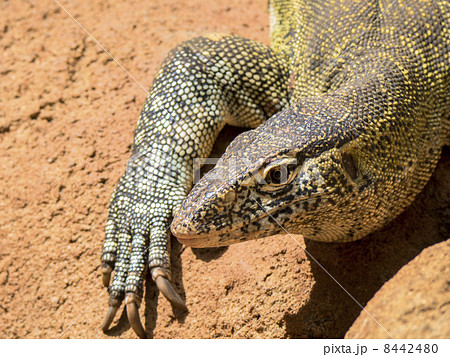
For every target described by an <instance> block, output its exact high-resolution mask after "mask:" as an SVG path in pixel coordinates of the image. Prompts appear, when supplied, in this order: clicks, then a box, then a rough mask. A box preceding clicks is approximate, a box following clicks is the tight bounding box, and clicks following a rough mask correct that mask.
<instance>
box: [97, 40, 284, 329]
mask: <svg viewBox="0 0 450 357" xmlns="http://www.w3.org/2000/svg"><path fill="white" fill-rule="evenodd" d="M288 78H289V73H288V68H287V65H286V63H285V60H284V58H283V57H282V56H281V55H278V54H276V53H275V52H274V51H273V50H271V49H270V48H268V47H267V46H264V45H262V44H259V43H257V42H254V41H251V40H247V39H244V38H241V37H238V36H234V35H219V34H212V35H207V36H204V37H199V38H196V39H194V40H191V41H187V42H185V43H183V44H181V45H179V46H178V47H176V48H175V49H174V50H172V51H171V52H170V54H169V55H168V57H167V58H166V60H165V61H164V62H163V64H162V66H161V68H160V70H159V71H158V73H157V75H156V77H155V80H154V82H153V85H152V88H151V90H150V93H149V95H148V97H147V100H146V102H145V104H144V108H143V110H142V112H141V115H140V119H139V122H138V125H137V128H136V132H135V138H134V145H133V154H132V156H131V158H130V160H129V162H128V165H127V170H126V172H125V173H124V175H123V176H122V177H121V179H120V180H119V183H118V185H117V187H116V189H115V191H114V194H113V197H112V201H111V206H110V211H109V217H108V221H107V224H106V238H105V242H104V245H103V253H102V258H101V260H102V271H103V283H104V285H105V286H109V283H110V276H111V272H112V271H113V270H115V274H114V278H113V281H112V284H111V286H109V293H110V302H109V305H110V308H109V311H108V313H107V316H106V319H105V322H104V324H103V329H104V330H105V331H106V330H107V329H108V328H109V326H110V324H111V323H112V321H113V319H114V315H115V313H116V311H117V309H118V308H119V306H120V304H121V302H122V300H123V299H124V298H125V301H126V305H127V314H128V319H129V321H130V324H131V326H132V327H133V329H134V330H135V332H136V333H137V334H138V335H139V337H145V336H146V333H145V330H144V328H143V327H142V324H141V322H140V319H139V315H138V308H139V305H140V302H141V299H142V296H143V279H144V276H145V272H146V268H147V267H148V268H149V269H151V275H152V278H153V280H155V282H156V283H157V286H158V288H159V289H160V290H161V291H162V293H163V295H164V296H166V298H168V300H169V301H170V302H171V303H172V304H173V305H174V306H175V307H178V308H181V309H185V310H186V309H187V308H186V305H185V303H184V302H183V300H182V299H181V298H180V297H179V296H178V294H177V293H176V292H175V290H174V289H173V288H172V286H171V284H170V280H171V274H170V254H169V252H170V245H169V243H170V240H169V227H170V224H171V220H172V216H173V214H174V212H176V210H177V209H178V208H179V207H180V205H181V203H182V201H183V199H184V198H185V196H186V195H187V194H188V192H189V190H190V188H191V186H192V174H193V173H192V164H193V160H194V158H196V157H205V156H207V155H209V153H210V151H211V149H212V146H213V144H214V142H215V140H216V138H217V136H218V134H219V132H220V130H221V129H222V128H223V126H224V125H225V124H226V123H228V124H232V125H238V126H244V127H256V126H258V125H259V124H261V123H262V122H264V121H265V120H266V119H267V118H269V117H270V116H272V115H273V114H275V113H276V112H278V111H279V110H281V109H282V108H284V107H286V106H287V105H288V90H289V80H288Z"/></svg>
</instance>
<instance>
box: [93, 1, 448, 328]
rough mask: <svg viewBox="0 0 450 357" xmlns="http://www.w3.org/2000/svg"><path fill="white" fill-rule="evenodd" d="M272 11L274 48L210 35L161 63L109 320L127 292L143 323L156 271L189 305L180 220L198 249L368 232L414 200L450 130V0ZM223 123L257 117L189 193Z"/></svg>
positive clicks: (134, 175)
mask: <svg viewBox="0 0 450 357" xmlns="http://www.w3.org/2000/svg"><path fill="white" fill-rule="evenodd" d="M269 9H270V17H271V22H270V29H271V47H268V46H265V45H263V44H260V43H258V42H256V41H253V40H249V39H246V38H242V37H240V36H237V35H232V34H216V33H214V34H208V35H205V36H201V37H197V38H195V39H193V40H190V41H187V42H184V43H182V44H180V45H179V46H177V47H176V48H175V49H173V50H172V51H171V52H170V53H169V55H168V56H167V58H166V59H165V60H164V62H163V63H162V65H161V67H160V69H159V70H158V72H157V74H156V76H155V79H154V82H153V84H152V87H151V90H150V93H149V95H148V97H147V98H146V101H145V104H144V107H143V109H142V112H141V114H140V117H139V122H138V124H137V128H136V131H135V138H134V143H133V150H132V155H131V158H130V160H129V162H128V164H127V168H126V171H125V173H124V175H123V176H122V177H121V178H120V180H119V183H118V185H117V187H116V189H115V191H114V194H113V196H112V200H111V205H110V210H109V217H108V221H107V224H106V237H105V242H104V245H103V252H102V258H101V260H102V271H103V283H104V285H105V286H109V293H110V302H109V305H110V307H109V310H108V313H107V316H106V318H105V321H104V324H103V329H104V330H105V331H106V330H107V329H108V328H109V326H110V324H111V323H112V321H113V318H114V315H115V313H116V311H117V309H118V307H119V306H120V304H121V302H122V300H123V299H125V303H126V305H127V314H128V318H129V321H130V324H131V326H132V327H133V329H134V330H135V332H136V333H137V335H138V336H140V337H145V336H146V333H145V330H144V328H143V327H142V324H141V322H140V319H139V314H138V308H139V306H140V303H141V299H142V295H143V280H144V276H145V272H146V270H147V269H150V270H151V275H152V278H153V280H155V282H156V284H157V285H158V288H159V289H160V290H161V292H162V293H163V294H164V295H165V296H166V297H167V298H168V299H169V301H170V302H171V303H172V304H173V305H174V306H175V307H177V308H180V309H183V310H186V309H187V307H186V304H185V303H184V301H183V300H182V299H181V298H180V297H179V296H178V294H177V293H176V291H175V290H174V289H173V287H172V285H171V283H170V281H171V273H170V258H169V256H170V254H169V253H170V240H169V230H170V227H171V230H172V232H173V234H174V235H175V236H176V237H177V238H178V239H179V241H180V242H182V243H184V244H186V245H189V246H193V247H212V246H222V245H229V244H232V243H237V242H241V241H246V240H250V239H257V238H262V237H266V236H270V235H273V234H276V233H280V232H282V231H283V230H284V229H286V230H287V231H289V232H290V233H298V234H302V235H303V236H304V237H306V238H310V239H315V240H319V241H325V242H346V241H353V240H356V239H360V238H363V237H364V236H366V235H368V234H369V233H371V232H373V231H375V230H377V229H379V228H380V227H382V226H384V225H385V224H386V223H387V222H389V221H390V220H392V219H393V218H395V217H396V216H397V215H398V214H400V213H401V212H402V211H403V210H404V209H405V208H406V207H407V206H408V205H409V204H410V203H411V202H412V201H413V200H414V197H415V196H416V195H417V194H418V193H419V192H420V191H421V190H422V188H423V187H424V185H425V184H426V183H427V181H428V180H429V178H430V176H431V174H432V172H433V170H434V168H435V166H436V163H437V161H438V159H439V157H440V152H441V147H442V146H443V145H448V144H449V143H450V119H449V118H450V117H449V115H450V100H449V99H450V94H449V93H450V88H449V85H450V84H449V83H450V81H449V77H450V69H449V68H450V65H449V62H450V28H449V21H450V5H449V2H448V1H444V0H414V1H413V0H398V1H397V0H364V1H354V0H351V1H350V0H339V1H338V0H332V1H322V0H321V1H308V0H272V1H269ZM225 124H231V125H236V126H241V127H245V128H250V129H253V130H249V131H247V132H244V133H242V134H241V135H239V136H238V137H237V138H236V139H235V140H234V141H233V142H232V143H231V145H230V146H229V147H228V148H227V151H226V152H225V154H224V155H223V156H222V158H221V159H220V160H219V162H218V163H217V165H216V167H215V168H214V169H213V170H211V171H210V172H209V173H208V174H206V175H205V176H204V177H203V178H202V179H201V180H200V181H199V182H198V183H197V184H196V185H195V186H194V188H193V189H192V191H190V190H191V187H192V180H193V172H192V166H193V161H194V159H195V158H199V157H206V156H208V154H209V153H210V151H211V148H212V146H213V144H214V142H215V140H216V138H217V136H218V134H219V132H220V130H221V129H222V128H223V127H224V126H225ZM113 270H115V273H114V278H113V280H112V283H111V285H109V284H110V280H111V279H110V278H111V273H112V271H113Z"/></svg>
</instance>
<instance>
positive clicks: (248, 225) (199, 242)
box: [171, 192, 332, 248]
mask: <svg viewBox="0 0 450 357" xmlns="http://www.w3.org/2000/svg"><path fill="white" fill-rule="evenodd" d="M331 193H332V192H327V193H325V194H320V195H314V196H311V197H301V198H298V199H296V200H294V201H291V202H290V205H291V204H292V203H294V202H295V203H297V202H308V201H313V200H315V199H317V198H319V197H320V198H322V197H324V196H328V195H329V194H331ZM255 202H256V201H255ZM286 206H287V205H286ZM286 206H285V207H286ZM259 208H262V207H259ZM280 209H282V208H280V207H278V208H274V209H272V210H270V211H269V210H266V209H265V208H263V209H262V212H261V213H260V214H258V215H256V216H255V217H254V218H253V219H251V220H250V221H248V222H245V223H243V224H240V225H238V226H236V227H234V228H233V229H231V230H227V231H225V230H223V229H219V230H215V229H212V230H210V231H208V232H199V231H198V230H197V229H196V228H195V226H193V225H192V222H190V221H189V220H188V218H189V217H175V219H174V221H173V223H172V226H171V231H172V234H173V235H174V236H175V237H176V238H177V239H178V241H179V242H180V243H182V244H184V245H186V246H189V247H193V248H207V247H220V246H228V245H231V244H235V243H240V242H244V241H248V240H254V239H258V238H264V237H269V236H272V235H274V234H278V233H280V232H282V231H283V227H282V225H281V223H277V222H278V221H277V220H276V219H275V218H274V216H273V215H274V213H275V212H277V211H279V210H280ZM299 213H300V211H299ZM264 220H265V222H260V224H259V225H258V226H259V227H258V226H256V225H255V224H254V223H255V222H258V221H264ZM264 223H265V224H264ZM264 227H266V229H264Z"/></svg>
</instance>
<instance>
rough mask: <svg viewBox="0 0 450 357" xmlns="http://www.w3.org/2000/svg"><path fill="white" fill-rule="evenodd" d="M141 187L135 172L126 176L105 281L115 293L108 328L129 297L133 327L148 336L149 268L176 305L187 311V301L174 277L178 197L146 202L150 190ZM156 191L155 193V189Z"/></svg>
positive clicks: (110, 230) (112, 220) (117, 197)
mask: <svg viewBox="0 0 450 357" xmlns="http://www.w3.org/2000/svg"><path fill="white" fill-rule="evenodd" d="M136 186H137V188H136ZM138 188H139V185H135V184H133V181H132V180H130V178H128V177H124V178H122V179H121V180H120V181H119V185H118V187H117V189H116V192H115V193H114V196H113V200H112V202H111V207H110V214H109V217H108V221H107V224H106V236H105V243H104V245H103V252H102V259H101V260H102V265H101V266H102V281H103V285H104V286H105V287H107V288H108V291H109V295H110V299H109V309H108V312H107V314H106V317H105V320H104V322H103V325H102V329H103V331H105V332H106V331H108V329H109V327H110V326H111V324H112V322H113V320H114V317H115V315H116V313H117V311H118V309H119V307H120V305H121V303H122V301H123V300H125V305H126V311H127V316H128V320H129V322H130V325H131V327H132V328H133V330H134V331H135V332H136V334H137V335H138V336H139V337H141V338H146V337H147V333H146V331H145V329H144V327H143V326H142V323H141V320H140V317H139V306H140V305H141V301H142V297H143V285H144V279H145V275H146V271H147V268H148V269H150V271H151V276H152V279H153V280H154V281H155V283H156V285H157V287H158V289H159V290H160V291H161V293H162V294H163V295H164V296H165V297H166V298H167V300H169V302H170V303H171V304H172V306H173V307H174V308H177V309H180V310H183V311H187V307H186V304H185V303H184V301H183V300H182V299H181V297H180V296H179V295H178V294H177V293H176V292H175V290H174V288H173V287H172V285H171V283H170V281H171V272H170V237H169V226H170V221H171V212H172V208H171V207H172V205H171V203H172V202H166V204H165V205H164V204H163V203H161V201H162V199H157V200H148V201H149V202H148V201H147V202H142V198H147V197H148V196H149V195H150V194H148V193H145V192H139V191H138ZM151 194H152V195H155V194H154V192H153V193H151ZM157 198H159V197H157ZM113 271H114V275H113V277H112V282H111V276H112V272H113Z"/></svg>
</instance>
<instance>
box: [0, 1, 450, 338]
mask: <svg viewBox="0 0 450 357" xmlns="http://www.w3.org/2000/svg"><path fill="white" fill-rule="evenodd" d="M62 4H63V5H64V6H67V10H68V11H69V12H70V13H71V14H72V15H73V16H74V17H75V18H76V19H77V20H78V21H79V22H80V23H81V24H82V25H83V26H84V27H85V28H86V29H87V30H88V31H89V32H91V33H92V35H93V36H94V37H95V38H96V39H98V40H99V41H100V42H101V43H102V45H103V46H104V47H105V48H106V49H107V50H108V51H109V52H110V53H111V54H112V55H113V56H114V57H115V58H116V59H117V60H118V61H119V62H120V63H121V64H122V65H123V66H124V67H125V68H126V69H127V70H128V71H129V72H130V73H131V74H132V75H133V76H134V77H135V78H136V79H137V81H139V82H140V83H141V84H142V85H143V86H144V88H149V86H150V84H151V81H152V78H153V75H154V73H155V72H156V69H157V67H158V65H159V63H161V61H162V60H163V58H164V56H165V55H166V54H167V53H168V51H169V50H170V49H171V48H173V47H174V46H175V45H176V44H178V43H180V42H182V41H184V40H187V39H190V38H192V37H194V36H197V35H201V34H204V33H208V32H234V33H237V34H240V35H243V36H247V37H250V38H253V39H256V40H260V41H262V42H264V43H268V23H269V22H268V14H267V12H266V8H267V4H266V1H265V0H257V1H250V0H247V1H238V0H230V1H227V2H226V3H223V2H222V1H208V2H205V1H200V0H192V1H189V2H183V1H179V0H168V1H164V2H162V1H161V2H160V1H144V2H143V1H123V0H115V1H105V0H101V1H99V0H91V1H71V2H68V1H65V2H63V3H62ZM0 14H1V15H0V49H1V55H0V92H1V95H0V153H1V154H0V167H1V170H0V239H1V243H2V248H1V251H0V331H1V332H0V337H2V338H56V337H58V336H59V335H60V334H61V333H62V332H63V331H65V330H66V329H67V328H68V327H69V326H70V324H71V323H72V322H73V321H74V320H75V319H76V318H77V317H78V316H79V315H80V314H82V313H84V315H82V316H81V317H80V318H79V319H78V320H77V321H76V322H75V323H74V324H73V325H72V326H71V327H70V328H69V329H68V330H67V331H66V332H65V333H64V335H63V337H64V338H117V337H120V338H135V334H134V333H133V331H132V330H131V329H130V326H129V325H128V323H127V320H126V317H125V315H124V314H122V315H121V313H119V314H118V316H117V318H116V320H115V322H114V323H113V326H114V327H113V328H112V330H111V331H110V333H108V335H105V334H103V333H102V331H101V329H100V325H101V321H102V319H103V317H104V314H105V313H106V309H107V300H108V298H107V294H105V293H104V289H103V287H102V283H101V272H100V251H101V245H102V242H103V230H104V225H105V222H106V217H107V208H108V205H109V199H110V195H111V193H112V191H113V189H114V186H115V184H116V182H117V180H118V178H119V177H120V175H121V174H122V173H123V171H124V168H125V164H126V161H127V158H128V157H129V155H130V144H131V142H132V137H133V129H134V126H135V123H136V121H137V117H138V114H139V112H140V110H141V106H142V104H143V102H144V99H145V96H146V93H145V91H144V90H143V89H142V88H141V87H140V86H139V85H138V84H137V83H136V82H135V81H134V80H133V79H132V78H131V77H130V76H129V75H127V74H126V73H125V72H124V70H123V69H121V68H120V67H119V66H118V65H117V63H115V62H114V61H113V60H112V59H111V58H110V57H109V56H108V55H107V54H106V53H105V52H104V51H103V50H102V49H101V48H100V47H99V46H98V45H97V44H96V43H95V42H94V41H93V40H92V39H91V38H90V37H89V36H88V35H87V34H86V33H85V32H84V31H83V30H82V29H81V28H80V27H79V26H78V25H77V24H76V23H75V22H74V21H73V20H72V19H71V18H70V17H69V16H68V15H67V14H66V13H65V12H64V11H63V10H62V9H61V8H60V7H59V6H58V4H57V3H56V2H54V1H51V0H45V1H40V2H36V1H23V0H17V1H2V2H1V3H0ZM224 140H225V139H224ZM449 202H450V155H449V151H448V149H446V151H445V152H444V154H443V157H442V159H441V162H440V164H439V166H438V168H437V170H436V172H435V174H434V176H433V178H432V179H431V181H430V183H429V184H428V186H427V187H426V189H425V190H424V191H423V192H422V193H421V194H420V195H419V196H418V198H417V199H416V200H415V202H414V203H413V205H412V206H411V207H410V208H408V209H407V210H406V212H405V213H403V214H402V215H401V216H400V217H398V218H397V219H396V220H395V221H394V222H393V223H391V224H390V225H389V226H387V227H385V228H384V229H383V230H382V231H379V232H376V233H374V234H372V235H371V236H369V237H367V238H365V239H364V240H361V241H359V242H354V243H349V244H335V245H331V244H321V243H317V242H312V241H306V242H305V241H304V240H303V239H302V237H300V236H297V237H296V238H297V239H298V240H299V242H300V243H301V244H302V245H305V246H306V247H307V249H308V251H309V252H310V253H311V254H312V255H313V256H314V257H315V258H317V259H318V261H319V262H320V263H321V264H322V265H323V266H324V267H325V268H326V269H327V270H328V271H329V272H330V273H331V274H332V275H333V276H334V277H335V278H336V279H337V280H338V281H339V283H340V284H342V286H344V287H345V288H346V289H347V290H348V291H349V293H350V294H351V295H352V296H354V298H355V299H356V300H358V301H359V302H360V303H361V304H362V305H363V306H365V305H366V304H367V303H368V302H369V301H370V300H371V299H372V297H373V296H374V295H375V293H377V291H379V290H380V289H381V287H382V286H383V285H384V283H385V282H386V281H388V280H389V279H391V278H392V277H394V276H395V275H396V273H397V271H398V270H399V269H401V268H402V266H404V265H406V264H407V263H408V262H410V261H411V260H413V259H414V258H415V257H416V256H418V255H419V254H420V253H421V252H422V250H424V249H425V248H426V247H429V246H432V245H435V244H436V243H439V242H442V241H444V240H446V239H447V238H448V237H449V235H450V227H449V222H450V209H449ZM427 259H433V261H436V259H442V265H445V264H447V266H448V259H444V258H443V257H440V256H439V251H438V252H437V253H435V254H431V255H430V254H428V255H425V256H424V258H423V259H419V260H418V261H419V262H420V264H421V265H420V266H422V267H426V266H427ZM438 261H439V260H438ZM435 265H436V264H434V265H433V266H435ZM438 265H439V264H438ZM173 271H174V278H175V281H176V283H175V287H176V289H177V290H178V291H179V292H180V293H181V295H182V296H183V297H184V298H185V299H186V301H187V305H188V307H189V313H188V314H181V315H180V314H179V313H178V312H174V311H173V310H172V308H171V306H170V305H169V303H168V302H167V301H166V300H165V299H164V298H163V297H162V296H161V294H159V293H158V291H157V290H156V288H155V286H154V284H153V283H148V284H147V286H146V293H145V297H144V302H143V305H142V306H141V309H140V312H141V315H142V320H143V323H144V325H145V327H146V329H147V331H149V333H150V335H151V336H153V337H155V338H217V337H219V338H225V337H234V338H279V337H286V338H298V337H311V338H314V337H344V335H345V334H346V332H347V331H348V330H349V328H350V326H351V325H352V324H353V322H354V321H355V319H357V317H358V315H359V314H360V312H361V308H360V307H359V306H358V305H357V304H356V303H355V302H354V301H353V300H352V299H351V298H350V297H349V296H348V295H347V294H346V293H345V292H344V291H343V290H342V289H341V288H340V287H339V286H338V285H337V284H336V283H335V282H334V281H333V280H332V279H331V278H330V277H329V276H328V275H327V274H326V273H325V272H324V271H323V270H322V269H321V268H320V267H319V266H318V265H317V264H316V263H314V262H313V261H312V260H311V259H310V258H309V257H308V256H307V255H306V254H305V253H304V251H303V250H302V249H301V248H300V247H299V246H298V244H297V243H296V242H294V241H293V240H292V239H291V238H290V237H288V236H275V237H270V238H267V239H263V240H259V241H253V242H247V243H242V244H239V245H234V246H231V247H228V248H222V249H190V248H185V247H182V246H181V245H179V244H178V243H176V242H174V247H173ZM409 271H412V270H411V269H409V270H406V273H405V274H408V272H409ZM447 271H448V270H447ZM405 274H403V275H405ZM436 274H438V273H436ZM437 278H438V279H439V278H440V276H439V274H438V276H437ZM441 278H442V277H441ZM391 285H392V284H391ZM421 286H425V288H426V284H422V285H421ZM439 286H440V285H439ZM447 286H448V284H447ZM386 288H388V286H387V285H386ZM406 289H407V287H406ZM447 289H448V288H447ZM447 292H448V290H447ZM448 295H449V294H448V293H447V294H446V295H445V294H444V298H443V299H445V296H447V299H448ZM389 296H390V300H392V299H394V300H395V301H396V302H397V303H399V304H401V299H404V298H406V297H407V295H404V294H403V293H402V292H401V291H400V292H397V293H395V294H394V296H393V297H392V294H390V295H389ZM434 303H436V304H435V305H433V306H435V308H434V310H436V309H437V310H436V311H437V313H438V314H440V315H441V316H442V314H444V317H445V314H446V315H447V318H446V319H445V318H444V319H441V320H442V321H448V314H449V313H448V309H441V310H439V308H440V307H439V306H441V305H442V304H445V302H442V301H441V302H436V301H434ZM439 304H441V305H439ZM381 305H382V304H381ZM374 306H376V307H377V309H380V304H378V305H377V304H375V305H374ZM446 306H448V302H447V305H446ZM381 309H382V307H381ZM120 311H121V310H120ZM377 311H378V310H377ZM436 311H435V312H436ZM362 315H363V314H361V316H362ZM412 315H413V316H411V314H410V315H409V321H412V322H411V323H414V314H412ZM379 316H380V323H381V324H383V316H384V315H383V313H381V312H380V314H379ZM430 316H431V315H430ZM375 317H377V314H376V313H375ZM422 318H423V316H422ZM401 321H402V320H401V319H400V318H399V319H398V320H394V321H392V319H390V320H389V321H386V323H387V324H388V325H389V326H385V327H386V328H387V329H388V330H390V331H394V332H395V331H397V330H398V328H397V326H396V324H399V323H401ZM356 326H358V325H356ZM373 328H374V329H377V326H374V327H373ZM425 331H426V329H425ZM442 331H443V332H442V333H443V334H444V337H450V336H449V335H448V330H445V329H444V330H442ZM394 332H393V335H395V333H394ZM421 333H422V334H425V335H426V332H423V330H422V332H421ZM442 333H441V336H438V337H443V336H442ZM445 334H446V336H445ZM406 337H427V336H406Z"/></svg>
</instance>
